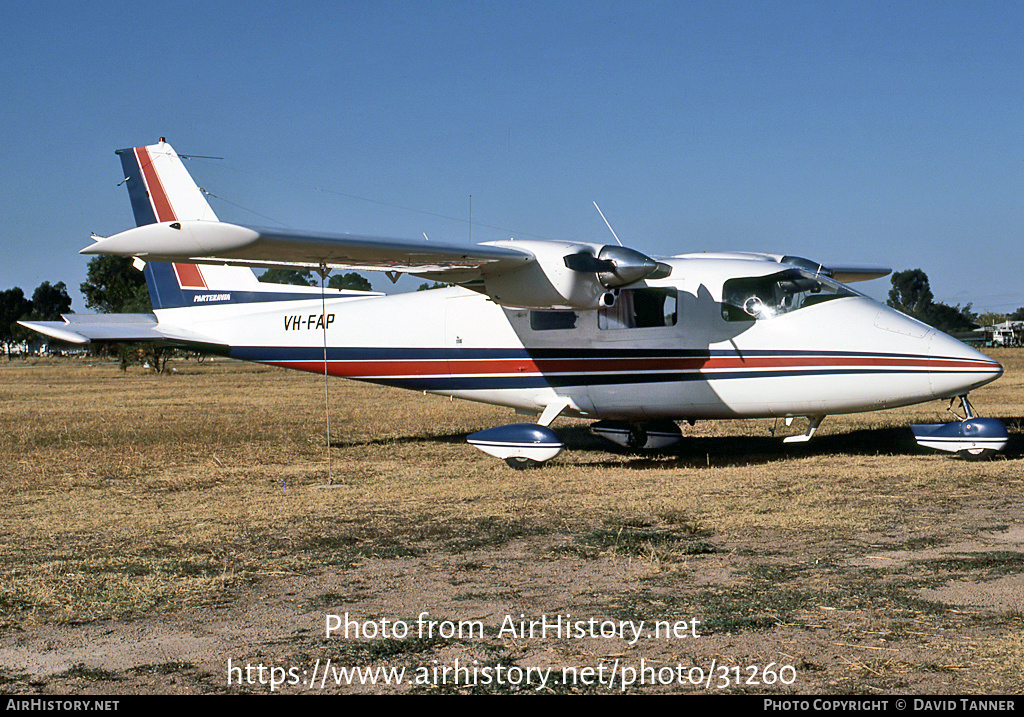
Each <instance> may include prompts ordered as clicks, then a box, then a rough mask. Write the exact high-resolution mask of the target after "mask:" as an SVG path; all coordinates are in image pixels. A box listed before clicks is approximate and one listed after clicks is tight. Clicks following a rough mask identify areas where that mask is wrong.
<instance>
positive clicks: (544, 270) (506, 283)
mask: <svg viewBox="0 0 1024 717" xmlns="http://www.w3.org/2000/svg"><path fill="white" fill-rule="evenodd" d="M490 244H492V245H493V246H507V247H512V248H517V249H525V250H526V251H529V252H530V253H532V254H533V255H534V257H535V259H536V260H535V261H533V262H531V263H530V264H528V265H526V266H524V267H521V268H519V269H515V270H514V271H503V272H499V273H495V274H491V275H485V276H484V290H485V293H486V294H487V295H488V296H489V297H491V299H492V300H493V301H495V302H497V303H499V304H504V305H506V306H522V307H525V308H535V309H596V308H598V307H599V306H602V305H603V304H602V297H604V296H605V294H607V292H608V289H611V288H616V287H620V286H625V285H627V284H631V283H633V282H636V281H640V280H642V279H649V278H653V279H661V278H664V277H666V276H668V275H669V274H671V273H672V269H671V267H670V266H668V265H667V264H663V263H660V262H657V261H655V260H654V259H651V258H650V257H648V256H645V255H644V254H641V253H640V252H638V251H636V250H634V249H627V248H625V247H619V246H603V245H601V244H583V243H575V242H564V243H562V242H548V241H516V240H509V241H503V242H490ZM606 301H607V300H606Z"/></svg>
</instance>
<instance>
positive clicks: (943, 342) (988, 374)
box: [928, 331, 1003, 398]
mask: <svg viewBox="0 0 1024 717" xmlns="http://www.w3.org/2000/svg"><path fill="white" fill-rule="evenodd" d="M928 353H929V356H930V357H931V360H930V362H929V365H930V368H929V371H928V380H929V382H930V383H931V389H932V395H933V396H935V398H951V397H953V396H962V395H964V394H966V393H968V392H970V391H973V390H974V389H976V388H978V387H979V386H984V385H985V384H987V383H991V382H992V381H995V380H996V379H997V378H999V377H1000V376H1002V375H1003V367H1002V366H1001V365H1000V364H999V362H998V361H995V360H994V359H992V358H990V357H988V356H986V355H985V354H983V353H981V352H980V351H977V350H975V349H973V348H971V347H970V346H968V345H967V344H965V343H964V342H962V341H959V340H957V339H955V338H953V337H952V336H949V335H947V334H944V333H941V332H939V331H933V332H932V334H931V335H930V336H929V345H928Z"/></svg>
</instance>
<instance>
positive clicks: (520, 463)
mask: <svg viewBox="0 0 1024 717" xmlns="http://www.w3.org/2000/svg"><path fill="white" fill-rule="evenodd" d="M505 464H506V465H507V466H508V467H509V468H514V469H516V470H517V471H522V470H528V469H530V468H538V467H539V466H541V465H543V464H542V463H541V462H540V461H535V460H533V459H532V458H524V457H523V456H511V457H509V458H506V459H505Z"/></svg>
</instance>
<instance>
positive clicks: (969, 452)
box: [956, 448, 996, 461]
mask: <svg viewBox="0 0 1024 717" xmlns="http://www.w3.org/2000/svg"><path fill="white" fill-rule="evenodd" d="M956 454H957V455H958V456H960V457H961V458H963V459H964V460H965V461H987V460H988V459H990V458H991V457H992V456H994V455H995V454H996V452H995V451H994V450H993V449H991V448H965V449H964V450H962V451H957V453H956Z"/></svg>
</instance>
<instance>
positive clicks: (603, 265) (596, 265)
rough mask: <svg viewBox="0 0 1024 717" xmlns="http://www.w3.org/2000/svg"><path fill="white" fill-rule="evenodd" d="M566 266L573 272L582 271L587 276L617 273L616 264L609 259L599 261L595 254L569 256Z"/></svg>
mask: <svg viewBox="0 0 1024 717" xmlns="http://www.w3.org/2000/svg"><path fill="white" fill-rule="evenodd" d="M565 265H566V267H568V268H569V269H572V270H573V271H580V272H583V273H586V274H600V273H601V272H604V271H615V263H614V262H612V261H609V260H608V259H598V258H597V257H596V256H594V255H593V254H588V253H587V252H585V251H581V252H579V253H578V254H568V255H566V257H565Z"/></svg>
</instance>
